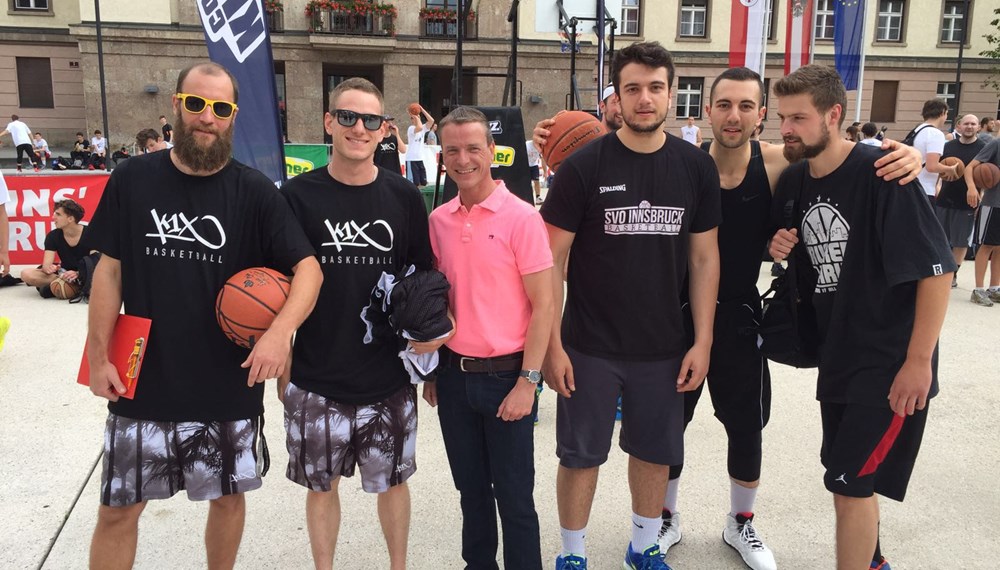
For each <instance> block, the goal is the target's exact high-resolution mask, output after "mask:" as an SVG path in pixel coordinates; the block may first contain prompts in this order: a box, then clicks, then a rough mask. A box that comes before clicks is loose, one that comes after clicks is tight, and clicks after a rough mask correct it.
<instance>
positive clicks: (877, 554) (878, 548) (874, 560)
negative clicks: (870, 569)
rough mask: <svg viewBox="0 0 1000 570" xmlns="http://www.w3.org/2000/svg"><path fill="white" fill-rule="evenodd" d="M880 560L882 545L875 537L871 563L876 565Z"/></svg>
mask: <svg viewBox="0 0 1000 570" xmlns="http://www.w3.org/2000/svg"><path fill="white" fill-rule="evenodd" d="M881 562H882V545H881V541H880V540H879V539H877V538H876V539H875V555H874V556H872V564H875V565H876V566H877V565H878V564H880V563H881Z"/></svg>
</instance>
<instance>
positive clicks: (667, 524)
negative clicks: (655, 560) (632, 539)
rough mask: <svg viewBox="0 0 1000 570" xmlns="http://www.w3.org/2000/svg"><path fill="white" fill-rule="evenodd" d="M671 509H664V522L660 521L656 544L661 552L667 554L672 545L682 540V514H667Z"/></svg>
mask: <svg viewBox="0 0 1000 570" xmlns="http://www.w3.org/2000/svg"><path fill="white" fill-rule="evenodd" d="M668 512H669V511H663V519H662V520H663V522H662V523H660V532H658V533H657V535H656V544H657V545H658V546H659V547H660V554H664V555H665V554H666V553H667V550H669V549H670V547H671V546H673V545H675V544H677V543H678V542H680V541H681V515H680V513H673V514H670V515H669V516H667V513H668Z"/></svg>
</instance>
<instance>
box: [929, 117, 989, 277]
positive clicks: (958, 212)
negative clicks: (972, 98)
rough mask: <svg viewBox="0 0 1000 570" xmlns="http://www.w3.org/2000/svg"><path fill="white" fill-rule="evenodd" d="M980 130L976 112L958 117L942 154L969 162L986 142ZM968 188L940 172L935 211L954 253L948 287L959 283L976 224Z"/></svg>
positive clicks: (973, 204) (958, 180) (974, 208)
mask: <svg viewBox="0 0 1000 570" xmlns="http://www.w3.org/2000/svg"><path fill="white" fill-rule="evenodd" d="M977 131H979V119H978V118H977V117H976V116H975V115H966V116H964V117H962V118H961V119H959V121H958V137H956V138H955V139H954V140H950V141H948V142H946V143H945V144H944V152H943V153H942V154H941V158H948V157H955V158H957V159H959V160H961V161H962V164H969V163H970V162H972V159H974V158H976V156H977V155H978V154H979V151H981V150H983V147H985V146H986V143H984V142H983V141H981V140H979V138H978V137H976V132H977ZM967 194H968V189H967V188H966V185H965V178H957V179H956V178H948V177H946V176H945V175H944V174H942V175H941V191H940V192H938V195H937V200H936V201H935V203H934V212H935V213H936V214H937V218H938V221H939V222H941V227H942V228H944V233H945V235H946V236H948V244H949V245H950V246H951V251H952V254H953V255H954V257H955V265H957V266H958V267H957V268H956V269H955V275H954V276H953V277H952V280H951V287H952V289H954V288H955V287H958V270H959V269H961V267H962V261H963V260H964V259H965V252H966V250H967V249H968V247H969V242H970V241H972V230H973V228H974V227H975V224H976V205H977V204H976V203H975V201H973V203H972V204H970V203H969V197H968V195H967Z"/></svg>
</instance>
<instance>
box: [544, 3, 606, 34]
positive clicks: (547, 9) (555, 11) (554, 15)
mask: <svg viewBox="0 0 1000 570" xmlns="http://www.w3.org/2000/svg"><path fill="white" fill-rule="evenodd" d="M556 2H557V0H535V31H536V32H539V33H543V32H558V31H559V8H558V5H557V3H556ZM599 2H600V3H603V4H604V6H605V10H607V13H608V14H610V15H611V17H613V18H615V19H620V18H621V13H622V0H563V2H562V4H563V9H564V10H566V14H567V15H568V16H569V17H570V18H574V17H575V18H596V17H597V4H598V3H599ZM595 25H597V22H596V21H592V20H587V21H585V22H580V25H579V26H577V33H579V34H590V33H592V32H593V29H594V26H595Z"/></svg>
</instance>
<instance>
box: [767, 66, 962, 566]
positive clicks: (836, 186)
mask: <svg viewBox="0 0 1000 570" xmlns="http://www.w3.org/2000/svg"><path fill="white" fill-rule="evenodd" d="M774 93H775V95H776V96H777V98H778V108H779V109H780V111H779V113H778V116H779V117H780V118H781V134H782V137H783V139H784V142H785V149H784V152H785V156H786V157H787V158H788V159H789V160H791V161H797V160H801V159H805V161H803V162H799V163H797V164H793V165H792V166H790V167H789V168H788V169H787V170H786V171H785V172H784V173H783V175H782V177H781V179H780V181H779V183H778V189H777V193H776V195H775V206H776V207H775V216H774V219H775V220H780V219H781V218H782V216H781V214H780V212H779V211H780V210H783V209H784V206H785V205H786V204H787V202H789V201H792V202H793V204H794V206H793V211H794V212H795V215H796V216H797V218H798V220H799V221H798V223H797V227H795V228H792V229H791V230H788V229H781V230H779V231H778V232H777V233H776V234H775V235H774V237H773V238H772V240H771V245H770V253H771V255H772V256H774V257H775V259H783V258H785V257H787V256H788V255H789V254H790V253H791V254H792V255H796V256H797V257H796V260H797V261H798V263H799V264H800V267H804V268H807V269H812V270H813V271H803V272H801V273H802V274H803V275H805V276H807V277H811V279H808V286H806V284H803V288H802V289H801V290H802V291H803V292H804V293H806V294H808V293H809V292H811V293H812V295H811V305H812V307H814V308H815V311H816V321H817V322H818V325H819V336H820V339H821V347H820V365H819V379H818V382H817V399H818V400H819V401H820V411H821V414H822V424H823V445H822V450H821V455H820V456H821V459H822V461H823V465H824V467H825V468H826V473H825V475H824V477H823V479H824V483H825V484H826V488H827V489H828V490H829V491H830V492H831V493H833V496H834V507H835V509H836V514H837V567H838V568H839V569H841V570H847V569H851V570H855V569H858V568H865V567H868V566H869V565H870V567H872V568H883V567H886V566H887V565H885V561H884V559H882V556H881V553H880V552H879V550H880V549H879V543H878V521H879V508H878V499H877V498H876V497H875V495H874V494H875V493H879V494H881V495H884V496H886V497H889V498H892V499H895V500H899V501H902V500H903V497H904V495H905V493H906V487H907V484H908V482H909V478H910V474H911V472H912V469H913V464H914V461H915V460H916V455H917V451H918V449H919V447H920V439H921V436H922V433H923V428H924V425H925V422H926V419H927V410H926V407H927V400H928V398H930V397H933V396H934V395H935V394H936V393H937V379H936V371H937V339H938V336H939V334H940V332H941V325H942V323H943V322H944V315H945V310H946V309H947V306H948V297H949V282H950V280H951V274H952V272H953V271H954V270H955V262H954V260H953V259H952V256H951V252H950V251H949V249H948V243H947V240H946V238H945V235H944V232H943V231H942V229H941V225H940V224H939V223H938V222H937V219H936V218H935V216H934V212H933V211H932V209H931V207H930V204H929V203H928V202H927V200H926V198H925V196H924V194H923V192H922V186H920V185H919V184H916V183H913V184H910V185H909V186H908V187H906V188H904V189H898V188H897V187H896V186H895V185H890V184H888V183H886V182H884V181H882V180H879V178H878V176H876V174H875V172H874V168H873V167H872V162H873V158H874V157H875V156H878V155H879V154H880V151H879V150H878V149H875V148H872V147H869V146H867V145H856V144H854V143H852V142H850V141H847V140H845V139H843V138H841V136H840V127H841V123H842V121H843V117H844V109H845V108H846V106H847V94H846V92H845V90H844V86H843V84H842V83H841V81H840V77H839V76H838V75H837V72H836V71H835V70H834V69H833V68H830V67H826V66H821V65H808V66H804V67H801V68H799V69H798V70H797V71H795V72H793V73H792V74H790V75H788V76H786V77H784V78H782V79H781V80H779V81H778V82H777V83H776V84H775V86H774ZM800 238H801V239H802V241H803V242H804V244H803V245H804V247H795V248H794V250H793V247H794V246H795V244H796V243H798V242H799V240H800ZM806 306H807V305H803V309H800V310H805V307H806ZM873 553H874V555H873Z"/></svg>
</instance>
